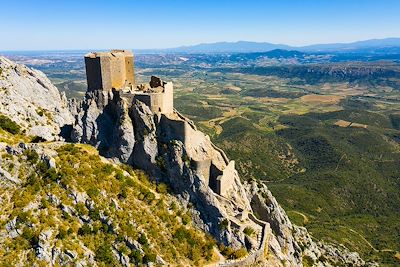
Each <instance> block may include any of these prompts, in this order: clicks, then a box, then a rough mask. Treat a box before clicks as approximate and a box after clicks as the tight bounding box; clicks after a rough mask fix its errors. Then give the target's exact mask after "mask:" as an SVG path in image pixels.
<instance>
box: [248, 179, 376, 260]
mask: <svg viewBox="0 0 400 267" xmlns="http://www.w3.org/2000/svg"><path fill="white" fill-rule="evenodd" d="M245 187H246V189H247V193H248V197H249V199H250V201H251V206H252V209H253V210H254V212H256V213H257V214H258V216H259V217H260V218H261V219H262V220H264V221H266V222H268V223H269V224H270V225H271V229H272V232H273V235H271V236H270V240H269V242H268V244H269V251H270V254H269V264H273V265H274V266H275V265H276V266H280V265H283V266H292V265H295V266H301V265H302V264H303V259H304V258H305V257H306V258H307V259H308V262H312V264H313V266H377V265H376V264H375V263H370V262H367V263H366V262H365V261H364V260H363V259H361V257H360V255H359V254H358V253H356V252H350V251H349V250H348V249H347V248H346V247H344V246H337V245H332V244H327V243H324V242H321V241H318V242H316V241H314V240H313V239H312V238H311V236H310V234H309V233H308V231H307V229H306V228H304V227H299V226H296V225H293V224H292V223H291V222H290V220H289V218H288V216H287V215H286V212H285V211H284V210H283V209H282V207H281V206H280V205H279V204H278V202H277V201H276V199H275V198H274V197H273V196H272V194H271V192H270V191H269V190H268V188H267V186H266V185H265V184H262V183H257V182H255V181H253V182H252V183H246V184H245ZM260 265H262V264H260ZM266 266H269V265H266Z"/></svg>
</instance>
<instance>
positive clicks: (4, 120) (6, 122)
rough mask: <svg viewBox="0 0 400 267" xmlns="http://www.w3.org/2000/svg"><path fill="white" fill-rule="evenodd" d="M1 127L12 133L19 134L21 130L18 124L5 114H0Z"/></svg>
mask: <svg viewBox="0 0 400 267" xmlns="http://www.w3.org/2000/svg"><path fill="white" fill-rule="evenodd" d="M0 128H2V129H3V130H5V131H7V132H9V133H11V134H18V133H19V132H20V130H21V127H20V126H19V125H18V124H16V123H15V122H14V121H12V120H10V119H9V118H8V117H6V116H4V115H0Z"/></svg>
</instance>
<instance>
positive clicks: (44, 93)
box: [0, 57, 73, 140]
mask: <svg viewBox="0 0 400 267" xmlns="http://www.w3.org/2000/svg"><path fill="white" fill-rule="evenodd" d="M0 113H2V114H5V115H7V116H8V117H10V118H12V119H13V120H14V121H15V122H16V123H18V124H19V125H20V126H22V127H23V129H24V130H25V131H26V133H27V134H28V135H32V136H38V137H40V138H43V139H45V140H55V139H59V133H60V130H61V127H62V126H63V125H67V124H71V123H72V121H73V118H72V116H71V113H70V112H69V110H68V107H67V100H66V97H65V95H64V94H60V92H59V91H58V89H57V88H56V87H55V86H54V85H53V84H52V83H51V82H50V80H49V79H48V78H47V77H46V75H44V73H42V72H41V71H38V70H34V69H30V68H28V67H26V66H24V65H20V64H16V63H14V62H12V61H10V60H8V59H6V58H4V57H0Z"/></svg>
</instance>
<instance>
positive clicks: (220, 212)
mask: <svg viewBox="0 0 400 267" xmlns="http://www.w3.org/2000/svg"><path fill="white" fill-rule="evenodd" d="M70 106H71V110H72V113H73V114H74V116H75V119H76V121H75V123H74V125H73V130H72V135H71V138H72V140H73V141H74V142H82V143H89V144H92V145H94V146H96V147H97V148H98V149H99V151H100V152H101V153H102V154H103V155H104V156H106V157H109V158H114V159H116V160H119V161H121V162H123V163H127V164H130V165H132V166H134V167H137V168H140V169H143V170H145V171H146V172H147V173H148V174H150V175H151V176H152V177H153V178H154V179H155V180H157V181H162V182H165V183H167V184H168V185H169V186H170V187H171V188H172V189H173V191H174V192H175V193H176V195H177V196H178V199H180V201H181V203H182V204H184V205H185V206H186V207H187V208H188V209H191V210H192V214H193V221H194V222H195V224H196V225H197V226H198V227H200V228H202V229H203V230H205V231H207V232H208V233H210V234H212V235H213V236H214V237H215V238H216V239H217V240H218V241H219V242H221V243H224V244H226V245H229V246H231V247H233V248H240V247H243V246H245V247H247V249H248V250H249V255H248V256H247V257H245V258H244V259H242V260H238V261H227V262H225V263H223V265H221V266H243V265H252V264H256V262H258V263H257V265H260V266H302V265H303V263H302V262H303V257H305V256H307V257H308V259H311V260H312V261H314V265H315V266H335V265H337V264H344V265H349V264H350V265H352V266H364V265H366V264H365V262H364V261H363V260H362V259H361V258H360V257H359V255H358V254H357V253H350V252H349V251H348V250H345V249H343V248H342V249H341V248H336V247H334V246H331V245H327V244H324V243H321V242H318V243H316V242H315V241H313V240H312V238H311V237H310V235H309V234H308V232H307V230H306V229H305V228H301V227H297V226H295V225H292V223H291V222H290V220H289V218H288V217H287V215H286V213H285V211H284V210H283V209H282V208H281V207H280V205H279V204H278V203H277V201H276V200H275V198H274V197H273V196H272V194H271V192H270V191H269V190H268V188H267V187H266V186H265V185H263V184H261V183H256V182H252V183H245V184H243V183H242V182H241V179H240V177H239V175H238V173H237V171H236V170H235V167H234V162H232V161H230V160H229V159H228V158H227V157H226V155H225V153H224V152H223V151H222V150H220V149H218V148H217V147H216V146H215V145H214V144H213V143H212V142H211V141H210V139H209V137H208V136H206V135H205V134H203V133H202V132H201V131H198V130H197V129H196V127H195V125H194V124H193V123H192V122H191V121H190V120H188V119H187V118H185V117H184V116H182V115H181V114H179V113H178V112H177V111H175V112H174V113H172V114H153V113H152V112H151V111H150V109H149V108H148V107H147V106H146V105H145V104H144V103H142V102H140V101H132V99H128V98H125V97H123V96H122V95H121V94H120V93H119V92H118V91H110V92H90V93H87V94H86V97H85V99H84V100H83V101H82V102H81V103H76V102H75V103H72V104H71V105H70ZM226 176H228V179H225V182H221V179H223V178H224V177H225V178H226ZM253 213H254V214H258V215H259V217H260V218H259V219H261V220H259V219H257V218H256V217H255V216H254V214H253ZM245 228H251V229H253V230H254V232H255V234H254V235H253V236H248V235H246V234H244V229H245ZM265 246H267V247H265ZM322 255H323V256H324V257H321V256H322ZM321 259H323V261H321Z"/></svg>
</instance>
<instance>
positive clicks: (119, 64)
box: [85, 50, 174, 114]
mask: <svg viewBox="0 0 400 267" xmlns="http://www.w3.org/2000/svg"><path fill="white" fill-rule="evenodd" d="M85 66H86V78H87V85H88V91H96V90H101V91H111V90H116V91H119V92H120V94H121V96H123V97H125V98H129V99H131V100H134V99H137V100H140V101H141V102H143V103H145V104H146V105H147V106H148V107H149V108H150V110H151V111H152V112H153V113H156V114H157V113H162V114H171V113H173V111H174V103H173V102H174V97H173V84H172V82H163V81H162V80H161V79H160V78H157V77H155V76H152V77H151V80H150V83H148V84H140V85H136V84H135V74H134V58H133V53H132V51H128V50H111V51H110V52H92V53H88V54H86V55H85Z"/></svg>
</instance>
